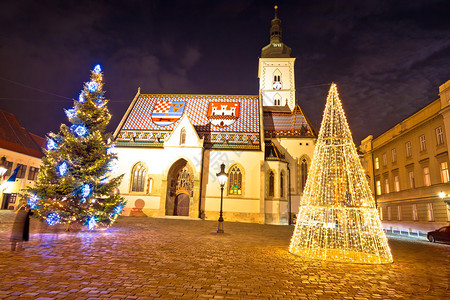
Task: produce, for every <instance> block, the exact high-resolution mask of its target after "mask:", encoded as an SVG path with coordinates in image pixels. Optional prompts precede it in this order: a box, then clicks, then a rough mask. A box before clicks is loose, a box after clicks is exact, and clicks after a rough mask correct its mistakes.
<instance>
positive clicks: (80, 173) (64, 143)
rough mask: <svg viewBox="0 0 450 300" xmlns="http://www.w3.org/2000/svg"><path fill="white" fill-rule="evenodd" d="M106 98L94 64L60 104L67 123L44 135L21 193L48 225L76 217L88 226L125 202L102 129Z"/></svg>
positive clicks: (108, 218)
mask: <svg viewBox="0 0 450 300" xmlns="http://www.w3.org/2000/svg"><path fill="white" fill-rule="evenodd" d="M107 102H108V101H107V100H106V99H105V98H104V91H103V73H102V70H101V68H100V66H99V65H97V66H96V67H95V68H94V70H92V71H91V80H90V81H89V82H87V83H85V84H84V89H83V90H82V91H81V93H80V95H79V98H78V100H75V101H74V106H73V107H72V108H71V109H67V110H65V113H66V115H67V118H68V119H69V122H70V123H71V125H70V126H67V125H65V124H61V127H60V132H59V133H58V134H55V133H52V132H51V133H49V134H48V136H47V149H46V150H44V157H43V159H42V165H41V168H40V170H39V176H38V179H37V181H36V184H35V186H34V187H33V188H30V187H28V188H27V189H26V194H25V195H24V196H25V197H26V198H27V200H28V205H29V206H30V207H31V208H33V209H34V215H35V216H37V217H38V218H40V219H45V220H46V221H47V223H48V224H49V225H55V224H58V223H63V224H67V225H70V224H72V223H81V224H86V225H89V229H93V228H95V226H96V225H97V224H102V225H111V224H112V223H113V222H114V221H115V220H116V218H117V216H118V215H119V214H120V213H121V211H122V208H123V206H124V204H125V202H124V200H123V198H122V197H121V196H120V195H119V194H118V193H117V191H118V190H117V186H118V185H119V184H120V181H121V180H122V176H118V177H115V175H114V173H115V171H116V170H117V155H116V153H115V151H114V145H113V143H112V139H111V136H112V135H111V134H110V133H106V126H107V125H108V123H109V120H110V119H111V115H110V114H109V112H108V108H107V106H106V104H107ZM67 228H69V226H68V227H67Z"/></svg>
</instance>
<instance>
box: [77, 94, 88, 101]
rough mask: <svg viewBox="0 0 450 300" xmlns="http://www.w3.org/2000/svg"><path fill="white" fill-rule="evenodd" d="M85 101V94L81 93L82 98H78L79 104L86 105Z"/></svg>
mask: <svg viewBox="0 0 450 300" xmlns="http://www.w3.org/2000/svg"><path fill="white" fill-rule="evenodd" d="M84 101H86V99H84V96H83V93H80V96H78V102H80V103H84Z"/></svg>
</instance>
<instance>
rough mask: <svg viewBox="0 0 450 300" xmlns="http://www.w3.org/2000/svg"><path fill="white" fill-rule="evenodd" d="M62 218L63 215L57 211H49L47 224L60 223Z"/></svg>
mask: <svg viewBox="0 0 450 300" xmlns="http://www.w3.org/2000/svg"><path fill="white" fill-rule="evenodd" d="M60 220H61V217H60V216H59V215H58V214H57V213H54V212H52V213H49V214H48V215H47V218H46V221H47V224H48V225H50V226H53V225H56V224H58V223H59V221H60Z"/></svg>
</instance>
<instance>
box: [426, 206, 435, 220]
mask: <svg viewBox="0 0 450 300" xmlns="http://www.w3.org/2000/svg"><path fill="white" fill-rule="evenodd" d="M427 216H428V221H434V211H433V203H427Z"/></svg>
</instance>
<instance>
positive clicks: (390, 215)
mask: <svg viewBox="0 0 450 300" xmlns="http://www.w3.org/2000/svg"><path fill="white" fill-rule="evenodd" d="M391 218H392V212H391V207H390V206H388V220H389V221H390V220H391Z"/></svg>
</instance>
